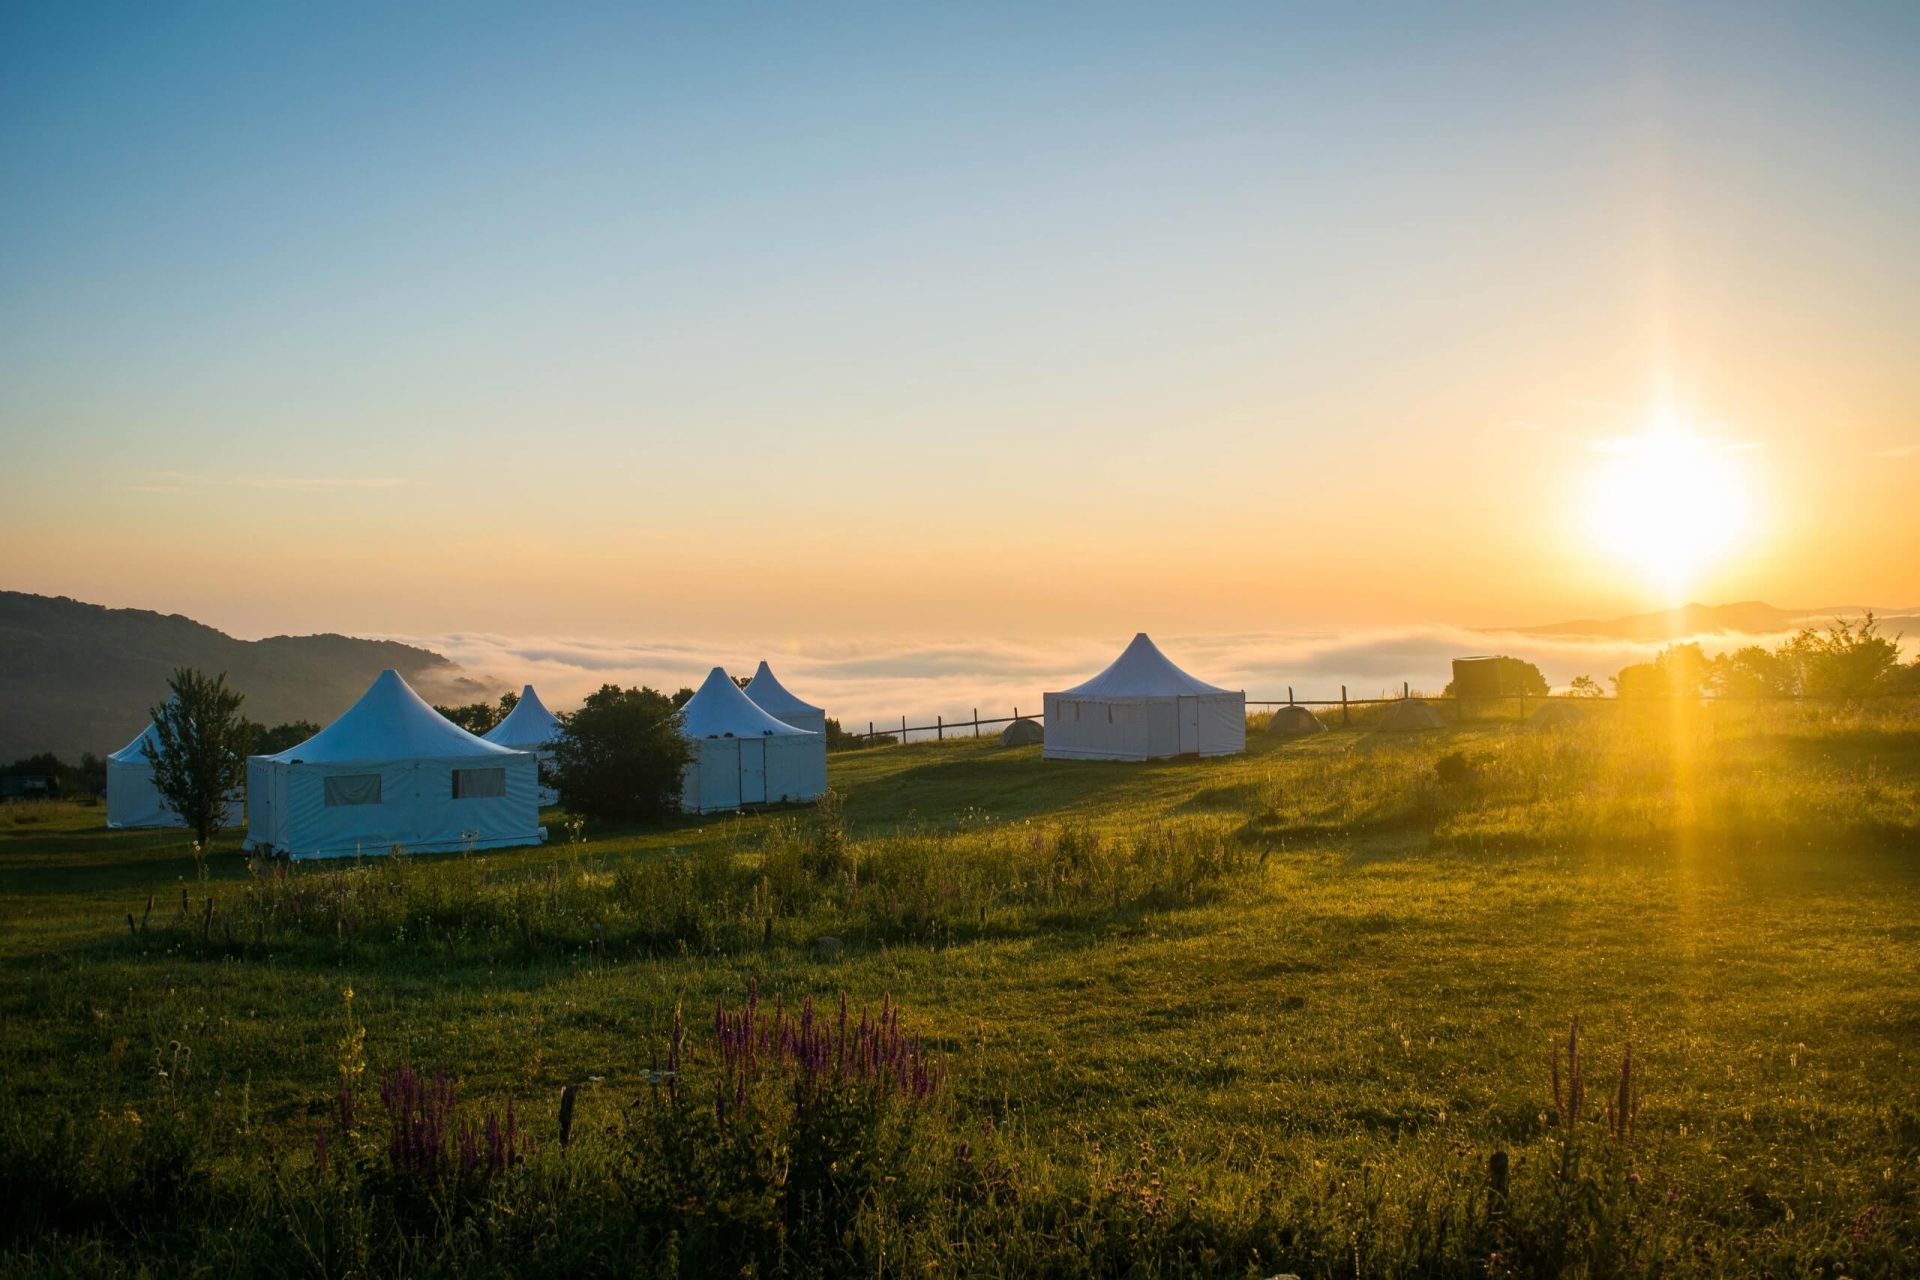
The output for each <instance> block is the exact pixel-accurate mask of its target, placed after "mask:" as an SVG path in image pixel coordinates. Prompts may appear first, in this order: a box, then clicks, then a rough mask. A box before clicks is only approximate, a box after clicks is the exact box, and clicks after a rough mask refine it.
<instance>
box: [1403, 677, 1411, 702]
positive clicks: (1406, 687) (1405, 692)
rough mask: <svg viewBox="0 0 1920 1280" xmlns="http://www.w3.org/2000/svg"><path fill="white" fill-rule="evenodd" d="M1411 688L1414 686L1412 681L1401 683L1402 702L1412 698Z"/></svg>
mask: <svg viewBox="0 0 1920 1280" xmlns="http://www.w3.org/2000/svg"><path fill="white" fill-rule="evenodd" d="M1411 688H1412V684H1411V682H1410V681H1406V680H1402V681H1401V682H1400V701H1402V702H1405V701H1406V700H1407V698H1408V697H1409V696H1410V690H1411Z"/></svg>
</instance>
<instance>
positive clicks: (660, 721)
mask: <svg viewBox="0 0 1920 1280" xmlns="http://www.w3.org/2000/svg"><path fill="white" fill-rule="evenodd" d="M560 726H561V727H560V736H559V737H558V738H556V739H555V740H554V743H553V768H552V769H551V771H550V772H549V774H548V780H549V781H550V782H551V783H552V784H553V787H554V789H555V790H556V791H558V792H559V793H560V800H561V803H563V804H565V805H566V806H567V807H568V808H569V809H572V810H574V811H576V812H579V813H584V814H587V815H589V816H592V817H596V818H618V819H626V820H646V819H651V818H658V817H661V816H662V815H665V814H668V813H672V812H674V811H675V810H677V809H678V808H679V807H680V775H681V774H682V773H684V772H685V771H686V767H687V763H688V762H689V761H690V760H691V759H692V758H693V748H692V747H691V746H690V745H689V744H688V742H687V740H686V739H685V738H684V737H682V736H681V734H680V714H679V708H678V707H676V706H675V705H674V703H673V701H672V699H670V698H668V697H667V696H666V695H665V694H662V693H659V692H657V691H655V690H653V689H622V688H620V687H619V686H618V685H611V684H603V685H601V686H600V688H599V690H598V691H597V692H595V693H593V694H590V695H589V696H588V698H587V700H586V702H585V703H584V704H582V706H581V707H580V709H579V710H578V711H576V712H574V713H573V714H572V715H568V716H562V717H560Z"/></svg>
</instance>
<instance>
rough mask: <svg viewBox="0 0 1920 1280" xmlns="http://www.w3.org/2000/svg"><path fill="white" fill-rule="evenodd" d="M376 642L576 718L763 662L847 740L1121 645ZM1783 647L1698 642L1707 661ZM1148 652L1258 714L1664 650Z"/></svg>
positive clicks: (1566, 671)
mask: <svg viewBox="0 0 1920 1280" xmlns="http://www.w3.org/2000/svg"><path fill="white" fill-rule="evenodd" d="M385 638H388V639H395V640H404V641H406V642H408V643H410V644H418V645H421V646H423V647H425V648H429V649H433V650H434V651H436V652H438V653H443V654H445V655H446V656H447V657H449V658H452V659H453V660H454V661H455V662H458V663H459V664H460V665H461V666H462V667H464V668H466V670H467V671H468V672H469V673H470V674H471V675H472V676H474V677H475V678H476V679H478V680H480V681H481V682H482V683H483V684H484V685H485V686H486V687H487V688H489V689H495V688H497V689H500V690H506V689H510V688H511V689H517V688H518V687H519V686H520V685H522V684H524V683H529V682H530V683H532V684H534V685H537V686H538V687H539V689H540V692H541V695H542V697H544V698H545V699H546V700H547V701H548V703H549V705H551V706H553V707H554V708H555V709H556V710H566V709H570V708H571V707H574V706H577V705H578V704H579V702H580V700H581V699H582V698H584V697H585V696H586V695H587V694H588V693H590V692H591V691H593V690H594V689H596V688H598V687H599V686H600V685H602V684H607V683H614V684H623V685H630V684H646V685H651V686H652V687H654V688H656V689H666V690H673V689H678V688H680V687H682V686H697V685H698V684H699V683H700V681H701V680H702V679H703V678H704V677H705V675H706V673H707V671H708V670H709V669H710V668H711V667H713V666H715V665H716V664H717V665H720V666H724V667H726V668H727V670H728V671H729V672H731V673H732V674H734V675H741V676H744V675H751V674H752V672H753V670H754V668H755V666H756V665H757V664H758V663H759V661H760V660H761V659H762V658H765V659H766V660H767V661H768V662H769V663H771V664H772V665H773V668H774V670H775V671H776V672H778V673H779V676H780V679H781V682H782V683H783V684H785V685H786V686H787V687H788V688H789V689H791V690H793V692H795V693H796V694H798V695H799V696H801V697H803V698H806V699H807V700H808V701H810V702H815V703H818V704H820V705H821V706H824V707H825V708H826V709H827V713H828V714H829V715H832V716H836V717H838V718H839V719H840V721H841V722H842V723H843V724H845V725H847V726H848V727H849V728H852V727H855V726H858V727H861V728H864V727H865V726H866V724H867V723H868V722H869V721H872V722H873V723H874V724H876V725H877V726H879V727H881V728H885V727H886V725H887V724H888V723H889V722H891V723H893V724H894V725H896V726H897V725H898V724H899V723H900V717H901V716H902V715H903V714H904V715H906V716H908V717H909V718H910V719H911V721H912V722H913V723H914V724H916V725H918V724H922V723H925V724H931V723H932V722H933V719H934V717H935V716H936V715H939V716H944V717H945V718H946V719H947V720H948V721H949V722H952V721H954V720H956V719H965V718H968V717H969V716H971V714H972V712H973V709H974V708H975V707H978V708H979V709H980V714H981V715H982V716H986V717H998V716H1006V715H1008V714H1010V713H1011V711H1012V710H1013V709H1014V708H1016V707H1017V708H1019V709H1020V710H1021V711H1022V712H1024V713H1028V714H1032V713H1037V712H1038V711H1039V710H1040V705H1041V697H1040V696H1041V694H1042V693H1044V692H1045V691H1047V690H1049V689H1061V688H1066V687H1068V686H1070V685H1074V684H1077V683H1079V682H1080V681H1082V680H1085V679H1086V678H1087V677H1089V676H1091V675H1093V674H1095V673H1096V672H1098V671H1100V670H1101V669H1102V668H1103V667H1105V666H1106V665H1107V663H1109V662H1111V661H1112V660H1113V659H1114V657H1115V656H1116V655H1118V654H1119V652H1120V650H1121V648H1122V647H1124V645H1125V643H1126V640H1127V637H1125V636H1117V635H1116V636H1107V637H1102V638H1097V639H1095V638H1082V639H1069V640H1052V641H1021V640H1012V639H991V640H983V641H978V642H956V641H941V640H926V639H902V640H892V641H889V640H878V639H875V640H857V641H854V640H846V639H834V640H821V641H818V642H805V643H797V642H789V643H783V644H777V645H770V646H756V645H753V644H743V643H739V642H722V641H704V640H696V639H667V640H644V641H622V640H615V639H607V638H568V637H553V636H534V637H513V636H503V635H496V634H490V633H484V632H459V633H455V634H452V635H440V636H391V637H385ZM1778 638H1779V637H1772V636H1767V637H1755V636H1740V635H1712V636H1701V637H1698V639H1699V641H1700V643H1701V644H1702V646H1703V647H1705V648H1706V649H1707V650H1708V651H1709V652H1718V651H1723V650H1726V649H1731V648H1736V647H1739V646H1740V645H1744V644H1752V643H1772V642H1773V641H1775V640H1776V639H1778ZM1156 640H1157V641H1158V642H1159V644H1160V645H1161V647H1162V648H1163V649H1165V650H1166V652H1167V654H1168V655H1169V656H1170V657H1172V658H1173V659H1174V661H1176V662H1178V663H1179V664H1180V665H1181V666H1183V667H1185V668H1186V669H1187V670H1189V671H1191V672H1193V673H1194V674H1195V675H1197V676H1200V677H1202V678H1203V679H1207V680H1211V681H1212V682H1214V683H1215V684H1220V685H1224V686H1226V687H1228V688H1235V689H1240V688H1244V689H1245V690H1246V691H1247V696H1248V698H1250V699H1254V700H1277V699H1284V698H1285V697H1286V696H1287V690H1288V688H1289V686H1291V687H1292V689H1293V693H1294V696H1295V697H1298V698H1305V699H1318V698H1338V697H1339V696H1340V687H1341V686H1342V685H1345V686H1347V691H1348V693H1349V695H1350V696H1352V697H1355V698H1362V697H1379V696H1381V695H1384V694H1388V693H1398V692H1399V690H1400V685H1401V682H1402V681H1405V682H1407V683H1408V684H1410V685H1411V686H1412V687H1413V688H1414V689H1416V690H1425V691H1427V692H1429V693H1437V692H1439V690H1440V689H1441V688H1443V687H1444V686H1445V685H1446V683H1447V681H1448V679H1449V678H1450V676H1451V663H1452V660H1453V659H1454V658H1457V657H1462V656H1465V655H1469V654H1480V653H1504V654H1510V655H1512V656H1513V657H1516V658H1525V659H1526V660H1528V661H1530V662H1534V663H1537V664H1538V665H1539V667H1540V669H1541V670H1542V671H1543V672H1544V673H1545V674H1546V677H1547V679H1548V681H1549V682H1550V683H1552V684H1553V685H1555V686H1557V687H1564V686H1565V685H1566V684H1567V683H1568V682H1570V681H1571V680H1572V679H1573V678H1574V677H1575V676H1578V675H1591V676H1594V677H1596V678H1598V679H1601V680H1603V681H1604V680H1605V678H1606V677H1608V676H1610V675H1613V674H1614V673H1616V672H1618V671H1619V670H1620V668H1622V667H1624V666H1626V665H1628V664H1629V663H1633V662H1643V661H1646V660H1647V659H1648V658H1651V657H1652V656H1653V655H1654V654H1656V653H1658V652H1659V651H1660V649H1662V648H1664V647H1665V642H1659V643H1642V642H1636V641H1629V640H1610V639H1596V638H1591V637H1577V636H1533V635H1527V634H1523V633H1519V632H1497V631H1494V632H1489V631H1475V630H1472V629H1470V628H1466V627H1458V626H1452V625H1448V624H1444V623H1431V624H1419V625H1412V626H1402V627H1375V628H1354V629H1351V630H1345V631H1326V632H1320V633H1298V634H1282V633H1253V634H1239V635H1195V636H1180V635H1172V634H1168V635H1161V636H1158V637H1156Z"/></svg>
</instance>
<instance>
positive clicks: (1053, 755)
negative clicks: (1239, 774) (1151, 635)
mask: <svg viewBox="0 0 1920 1280" xmlns="http://www.w3.org/2000/svg"><path fill="white" fill-rule="evenodd" d="M1246 749H1247V695H1246V693H1245V692H1244V691H1239V690H1232V689H1222V688H1219V687H1218V686H1216V685H1210V684H1208V683H1207V682H1206V681H1204V680H1200V679H1196V678H1195V677H1193V676H1190V675H1188V674H1187V673H1186V672H1184V671H1182V670H1181V669H1180V668H1179V667H1176V666H1174V665H1173V663H1172V661H1171V660H1169V659H1168V657H1167V655H1166V654H1164V653H1162V652H1160V650H1159V648H1158V647H1157V646H1156V645H1155V644H1154V643H1153V641H1152V640H1149V639H1148V638H1147V633H1146V632H1144V631H1143V632H1141V633H1140V634H1139V635H1136V636H1135V637H1134V638H1133V643H1132V644H1130V645H1128V646H1127V649H1126V652H1125V653H1122V654H1121V655H1120V656H1119V657H1118V658H1116V659H1114V661H1113V665H1112V666H1110V667H1108V668H1107V669H1106V670H1105V671H1102V672H1101V673H1100V674H1099V675H1097V676H1095V677H1094V678H1093V679H1091V680H1088V681H1087V682H1085V683H1084V684H1077V685H1075V686H1074V687H1073V688H1071V689H1063V690H1062V691H1060V692H1059V693H1049V694H1047V695H1046V747H1045V749H1044V750H1043V751H1042V753H1041V754H1042V755H1043V756H1045V757H1046V758H1047V759H1050V760H1159V759H1162V758H1164V757H1167V756H1182V755H1202V756H1225V755H1233V754H1235V753H1237V752H1241V751H1245V750H1246Z"/></svg>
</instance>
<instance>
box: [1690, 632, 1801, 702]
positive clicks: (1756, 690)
mask: <svg viewBox="0 0 1920 1280" xmlns="http://www.w3.org/2000/svg"><path fill="white" fill-rule="evenodd" d="M1708 680H1709V682H1710V683H1711V684H1712V686H1713V691H1714V692H1715V693H1718V694H1720V695H1722V696H1723V697H1728V698H1777V697H1782V696H1785V695H1788V694H1791V693H1794V692H1795V691H1796V688H1797V686H1798V683H1799V681H1798V675H1797V673H1796V672H1795V670H1794V666H1793V663H1791V662H1789V661H1788V660H1787V659H1786V658H1785V657H1783V656H1782V655H1781V654H1780V653H1778V652H1774V651H1771V650H1767V649H1763V648H1761V647H1760V646H1759V645H1757V644H1750V645H1748V646H1746V647H1745V648H1744V649H1736V650H1734V651H1733V652H1732V653H1723V654H1721V655H1720V656H1719V657H1717V658H1715V659H1714V660H1713V668H1712V671H1711V673H1710V674H1709V676H1708Z"/></svg>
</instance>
